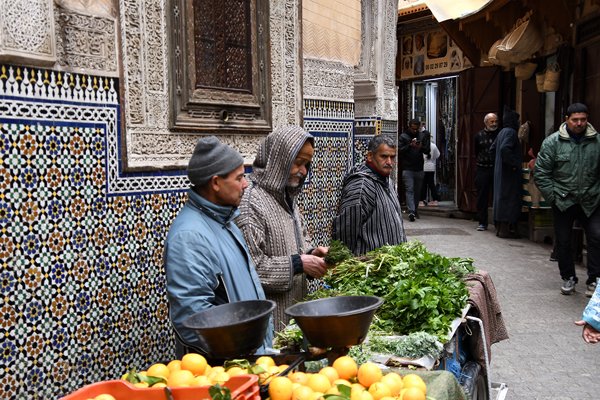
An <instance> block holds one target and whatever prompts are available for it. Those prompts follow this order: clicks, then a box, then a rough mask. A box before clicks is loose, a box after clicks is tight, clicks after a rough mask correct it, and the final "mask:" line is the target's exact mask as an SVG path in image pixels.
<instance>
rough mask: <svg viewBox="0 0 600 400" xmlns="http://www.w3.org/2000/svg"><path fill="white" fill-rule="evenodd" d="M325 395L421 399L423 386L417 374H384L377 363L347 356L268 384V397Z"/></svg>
mask: <svg viewBox="0 0 600 400" xmlns="http://www.w3.org/2000/svg"><path fill="white" fill-rule="evenodd" d="M326 394H334V395H339V396H341V397H348V398H349V400H425V399H426V394H427V387H426V385H425V382H424V381H423V379H422V378H421V377H420V376H419V375H416V374H413V373H411V374H407V375H405V376H404V377H402V376H401V375H399V374H397V373H396V372H389V373H387V374H385V375H384V374H383V372H382V371H381V369H380V368H379V366H378V365H377V364H374V363H371V362H366V363H364V364H361V365H360V366H359V365H357V364H356V362H355V361H354V359H352V358H351V357H348V356H343V357H339V358H337V359H336V360H335V361H334V362H333V364H332V365H331V366H328V367H323V368H322V369H321V370H320V371H319V372H318V373H305V372H301V371H296V372H291V373H289V374H288V375H287V376H277V377H274V378H272V380H271V381H270V383H269V397H270V399H271V400H321V399H322V398H323V395H326Z"/></svg>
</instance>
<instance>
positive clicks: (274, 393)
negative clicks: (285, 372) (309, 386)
mask: <svg viewBox="0 0 600 400" xmlns="http://www.w3.org/2000/svg"><path fill="white" fill-rule="evenodd" d="M292 394H293V389H292V381H291V380H289V378H288V377H286V376H276V377H274V378H273V379H271V382H270V383H269V397H270V398H271V400H291V399H292Z"/></svg>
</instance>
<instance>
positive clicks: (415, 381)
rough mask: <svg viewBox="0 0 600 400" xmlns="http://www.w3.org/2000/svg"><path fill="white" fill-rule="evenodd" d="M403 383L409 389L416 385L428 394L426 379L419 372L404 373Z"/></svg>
mask: <svg viewBox="0 0 600 400" xmlns="http://www.w3.org/2000/svg"><path fill="white" fill-rule="evenodd" d="M402 385H403V387H405V388H407V389H408V388H413V387H416V388H417V389H419V390H420V391H421V392H423V393H424V394H427V386H426V385H425V381H424V380H423V378H421V377H420V376H419V375H417V374H408V375H404V377H403V378H402Z"/></svg>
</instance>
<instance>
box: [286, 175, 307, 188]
mask: <svg viewBox="0 0 600 400" xmlns="http://www.w3.org/2000/svg"><path fill="white" fill-rule="evenodd" d="M293 178H298V179H297V180H296V179H293ZM304 179H306V176H304V175H302V174H301V173H297V174H295V175H293V176H292V177H290V178H289V179H288V181H287V185H286V187H287V188H290V189H296V188H299V187H300V186H301V185H302V183H303V182H304Z"/></svg>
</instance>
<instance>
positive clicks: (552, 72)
mask: <svg viewBox="0 0 600 400" xmlns="http://www.w3.org/2000/svg"><path fill="white" fill-rule="evenodd" d="M559 85H560V66H559V65H558V63H556V62H554V63H552V64H550V65H549V66H548V68H546V75H545V77H544V91H545V92H556V91H557V90H558V87H559Z"/></svg>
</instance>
